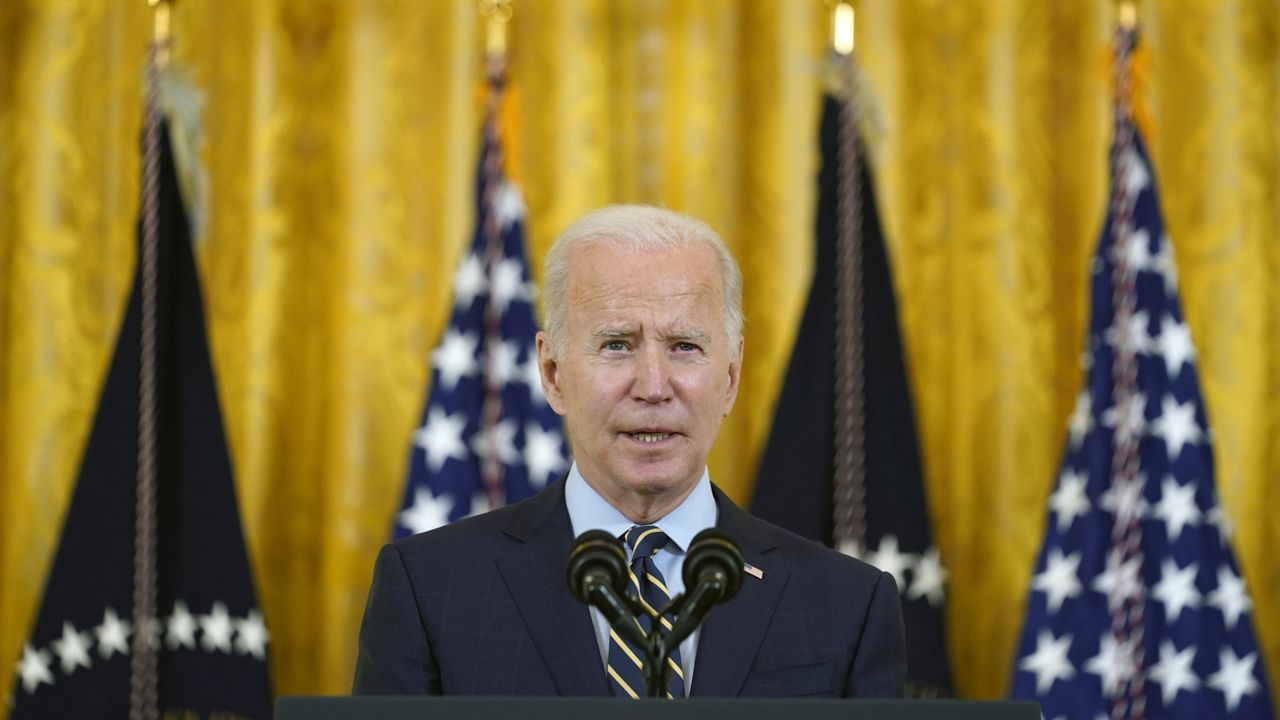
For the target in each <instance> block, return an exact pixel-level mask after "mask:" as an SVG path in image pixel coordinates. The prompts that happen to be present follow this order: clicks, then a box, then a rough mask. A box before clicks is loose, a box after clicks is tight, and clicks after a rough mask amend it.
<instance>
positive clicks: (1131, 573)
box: [1093, 550, 1142, 612]
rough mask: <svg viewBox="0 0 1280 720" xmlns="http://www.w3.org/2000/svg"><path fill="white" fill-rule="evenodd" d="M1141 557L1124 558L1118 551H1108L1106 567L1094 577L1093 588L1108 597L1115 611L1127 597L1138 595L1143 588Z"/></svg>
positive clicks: (1108, 603)
mask: <svg viewBox="0 0 1280 720" xmlns="http://www.w3.org/2000/svg"><path fill="white" fill-rule="evenodd" d="M1141 572H1142V562H1141V559H1140V558H1136V557H1134V558H1130V559H1128V560H1124V559H1123V558H1122V557H1121V555H1120V553H1119V552H1118V551H1115V550H1112V551H1111V552H1108V553H1107V566H1106V569H1105V570H1103V571H1102V572H1101V573H1098V576H1097V577H1095V578H1094V579H1093V589H1094V590H1095V591H1096V592H1100V593H1102V594H1103V595H1105V596H1106V597H1107V607H1108V608H1109V609H1110V610H1111V612H1115V611H1116V610H1118V609H1119V608H1120V606H1121V605H1123V604H1124V601H1125V598H1128V597H1131V596H1136V595H1138V594H1139V592H1140V591H1141V588H1142V576H1141Z"/></svg>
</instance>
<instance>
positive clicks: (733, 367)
mask: <svg viewBox="0 0 1280 720" xmlns="http://www.w3.org/2000/svg"><path fill="white" fill-rule="evenodd" d="M745 343H746V340H744V339H743V338H741V337H739V338H738V347H737V349H736V350H735V351H734V352H733V354H732V357H730V359H729V388H728V390H727V391H726V392H725V398H724V416H725V417H729V411H730V410H732V409H733V403H734V401H735V400H737V399H738V381H739V380H741V379H742V347H743V345H744V344H745Z"/></svg>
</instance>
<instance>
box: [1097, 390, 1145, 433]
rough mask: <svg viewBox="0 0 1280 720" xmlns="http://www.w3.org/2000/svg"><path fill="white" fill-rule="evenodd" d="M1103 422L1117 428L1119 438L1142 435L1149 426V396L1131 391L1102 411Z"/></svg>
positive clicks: (1109, 426)
mask: <svg viewBox="0 0 1280 720" xmlns="http://www.w3.org/2000/svg"><path fill="white" fill-rule="evenodd" d="M1102 424H1103V425H1104V426H1106V427H1108V428H1112V429H1114V430H1115V433H1116V438H1117V440H1133V439H1135V438H1138V437H1141V436H1142V433H1143V432H1144V431H1145V430H1146V427H1147V396H1146V394H1145V393H1140V392H1135V393H1130V394H1129V395H1128V397H1126V398H1122V399H1117V401H1116V404H1115V405H1113V406H1111V407H1110V408H1107V409H1106V410H1105V411H1103V413H1102Z"/></svg>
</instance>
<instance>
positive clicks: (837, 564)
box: [744, 512, 881, 583]
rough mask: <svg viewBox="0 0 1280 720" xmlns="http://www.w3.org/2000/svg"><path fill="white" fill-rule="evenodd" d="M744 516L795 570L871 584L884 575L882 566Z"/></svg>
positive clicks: (748, 515) (755, 530) (754, 530)
mask: <svg viewBox="0 0 1280 720" xmlns="http://www.w3.org/2000/svg"><path fill="white" fill-rule="evenodd" d="M744 515H745V517H746V520H745V522H747V523H750V525H751V526H752V531H753V532H755V533H758V534H759V536H760V537H763V538H768V540H769V542H770V543H771V544H773V545H774V546H775V547H776V550H775V552H781V553H783V554H784V555H785V557H786V558H787V560H788V562H789V564H790V565H791V566H792V567H793V569H800V570H809V571H812V572H818V573H822V574H825V575H827V576H830V577H845V578H847V579H853V580H857V581H862V582H869V583H874V582H875V581H876V580H878V579H879V577H880V575H881V571H880V570H879V569H877V568H875V567H873V566H872V565H870V564H869V563H867V562H865V561H863V560H859V559H858V558H855V557H851V556H849V555H845V554H844V553H842V552H838V551H836V550H833V549H831V548H829V547H827V546H825V545H822V544H820V543H817V542H814V541H813V540H810V539H808V538H806V537H802V536H800V535H797V534H795V533H793V532H791V531H790V530H787V529H784V528H781V527H779V526H777V525H774V524H773V523H771V522H768V521H766V520H761V519H760V518H758V517H755V516H754V515H750V514H748V513H745V512H744Z"/></svg>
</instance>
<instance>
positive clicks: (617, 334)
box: [591, 327, 636, 340]
mask: <svg viewBox="0 0 1280 720" xmlns="http://www.w3.org/2000/svg"><path fill="white" fill-rule="evenodd" d="M635 334H636V333H635V330H629V329H626V328H620V327H603V328H600V329H599V330H596V331H595V332H593V333H591V337H593V338H597V339H601V340H614V339H617V338H625V337H631V336H632V335H635Z"/></svg>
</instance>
